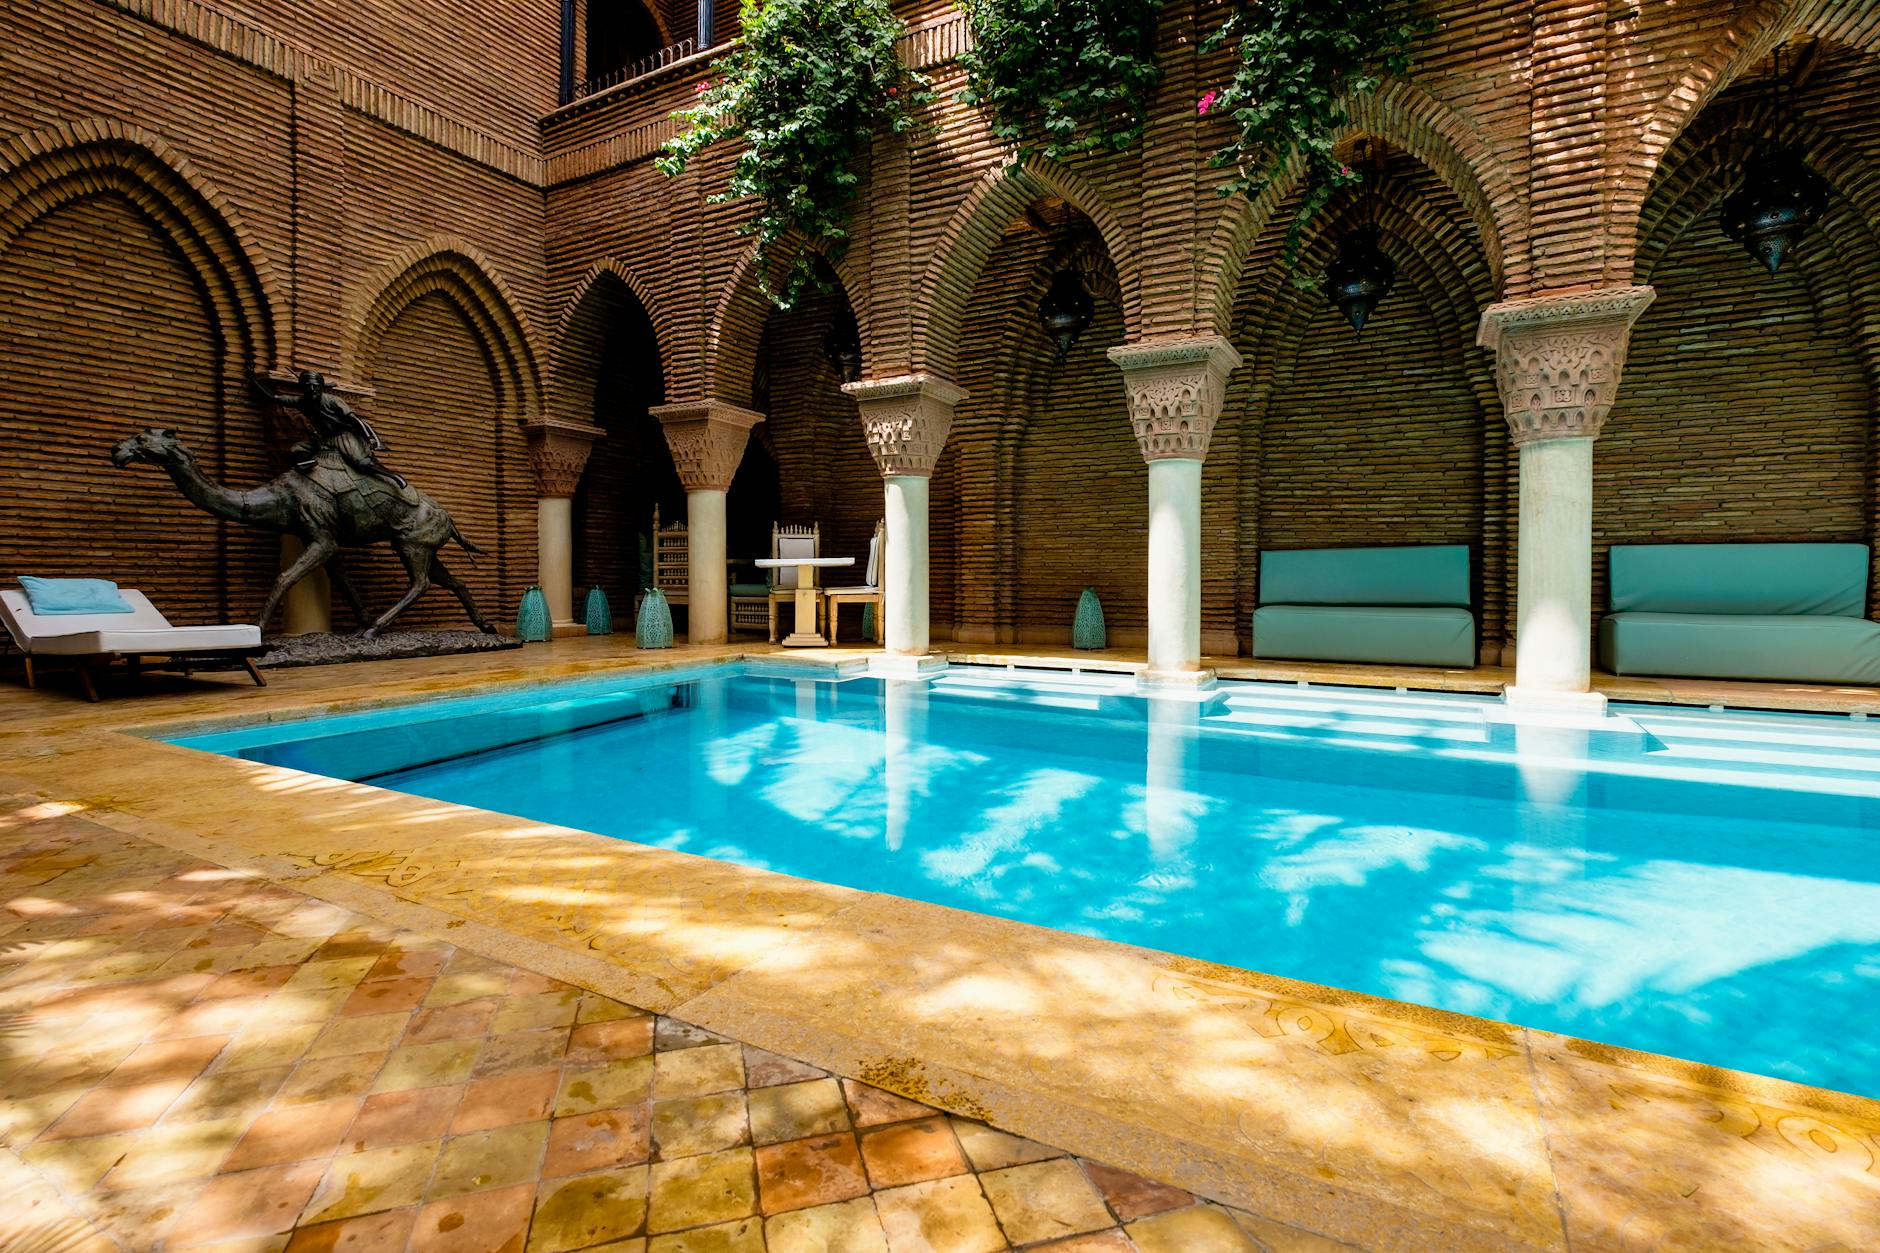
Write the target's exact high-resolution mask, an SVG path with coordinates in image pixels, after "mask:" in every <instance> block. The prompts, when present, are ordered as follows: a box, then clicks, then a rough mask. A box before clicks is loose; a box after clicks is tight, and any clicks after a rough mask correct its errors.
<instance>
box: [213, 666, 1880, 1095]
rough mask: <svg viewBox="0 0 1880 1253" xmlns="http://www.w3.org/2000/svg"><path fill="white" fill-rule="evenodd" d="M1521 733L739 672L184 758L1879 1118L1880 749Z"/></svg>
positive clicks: (1780, 734)
mask: <svg viewBox="0 0 1880 1253" xmlns="http://www.w3.org/2000/svg"><path fill="white" fill-rule="evenodd" d="M1498 708H1499V707H1498V706H1496V705H1494V704H1492V703H1490V702H1487V701H1484V700H1481V699H1478V698H1472V697H1451V696H1404V695H1391V694H1380V693H1365V692H1358V691H1352V690H1337V691H1328V690H1325V689H1311V690H1310V691H1305V690H1300V689H1292V688H1275V687H1273V686H1270V685H1259V684H1225V685H1223V686H1222V688H1221V690H1220V691H1219V692H1217V693H1216V694H1214V695H1213V696H1212V697H1211V698H1208V699H1203V700H1200V701H1196V700H1178V699H1157V700H1145V699H1143V698H1141V697H1138V696H1136V695H1134V694H1133V693H1131V692H1130V691H1129V689H1128V687H1127V685H1126V683H1124V682H1121V681H1116V680H1111V679H1106V678H1101V677H1088V676H1086V677H1070V676H1056V677H1053V676H1048V675H1037V674H1033V675H1018V676H1014V675H1010V674H1004V673H1001V672H996V671H992V672H975V671H973V670H971V669H959V668H956V669H954V670H952V671H950V672H947V673H946V674H944V675H942V676H941V677H939V678H937V679H934V680H931V681H921V682H913V681H884V680H878V679H873V678H852V679H847V680H844V681H840V682H834V681H827V680H812V679H792V678H780V677H774V676H770V677H767V676H765V675H762V674H756V673H748V672H745V671H742V670H739V669H738V668H736V667H721V668H717V669H701V670H698V671H694V672H690V673H689V674H681V675H678V676H674V675H670V674H668V675H664V676H642V677H638V678H625V679H622V678H614V679H611V680H607V681H603V682H594V681H587V682H583V683H579V684H571V685H565V686H560V687H553V688H537V689H533V690H530V691H526V692H511V693H505V694H503V695H500V696H493V697H476V698H460V699H455V700H448V701H435V702H430V703H427V704H423V705H416V706H406V707H403V708H397V709H389V710H380V711H377V712H374V713H369V714H360V715H348V716H343V717H335V718H326V719H319V720H315V721H311V722H304V723H298V724H281V725H274V726H264V727H256V728H245V729H241V730H236V731H230V732H221V733H215V734H208V735H198V736H192V737H188V738H185V739H182V740H180V741H179V742H181V743H186V744H191V745H193V746H195V747H199V748H206V749H211V750H214V751H220V752H226V753H232V754H235V755H238V756H242V757H247V758H251V759H255V760H260V761H268V762H273V763H276V764H280V765H288V766H294V767H297V768H299V769H304V770H310V771H314V772H316V773H321V774H328V775H333V776H336V777H341V778H348V779H358V780H364V781H369V782H372V783H375V784H378V785H379V786H383V787H388V788H394V789H397V790H399V791H404V792H410V793H414V794H417V795H421V796H426V797H432V798H436V799H440V800H447V801H455V802H459V803H462V804H466V805H474V806H478V807H480V808H484V809H492V810H498V811H502V812H507V813H512V814H517V815H520V816H523V817H527V818H532V819H538V820H542V821H548V822H554V823H559V824H562V825H566V826H570V827H578V828H584V829H586V830H590V831H597V832H601V833H603V834H607V835H613V836H619V837H621V838H625V839H630V840H638V841H642V842H645V843H649V844H656V845H661V846H663V847H667V848H673V849H680V850H683V851H685V852H689V853H696V854H699V855H702V856H706V857H715V858H722V859H726V860H731V861H737V862H741V863H744V864H746V865H752V866H760V867H766V868H769V869H772V870H777V871H782V872H785V873H788V874H793V875H800V876H804V877H807V878H813V879H820V880H824V881H827V882H831V883H840V884H846V885H849V886H853V887H858V888H866V889H870V890H873V891H878V892H889V893H895V894H898V895H902V896H908V897H914V898H918V899H921V900H926V901H932V902H936V903H939V904H943V905H952V906H957V907H959V908H963V909H971V910H978V911H981V912H984V913H992V914H1000V915H1003V916H1006V917H1010V918H1017V919H1022V920H1024V921H1027V922H1032V923H1038V924H1041V925H1044V926H1050V927H1058V928H1062V929H1065V930H1071V931H1080V932H1085V933H1088V934H1092V935H1099V936H1103V937H1106V938H1108V939H1112V940H1118V941H1122V942H1126V943H1131V944H1141V945H1147V946H1151V947H1155V948H1161V949H1167V950H1172V951H1175V952H1179V953H1184V954H1188V955H1190V956H1194V957H1200V958H1205V959H1209V960H1212V961H1218V962H1225V963H1229V964H1232V965H1237V966H1243V967H1249V968H1252V969H1256V970H1262V971H1267V972H1270V973H1274V974H1280V975H1285V976H1288V977H1292V978H1296V979H1303V980H1308V981H1312V982H1317V983H1324V984H1332V985H1335V986H1339V987H1346V988H1355V989H1358V990H1361V991H1365V992H1372V993H1376V994H1379V995H1383V996H1390V997H1395V998H1398V999H1401V1000H1408V1001H1415V1002H1419V1003H1422V1004H1426V1005H1433V1006H1438V1007H1441V1008H1444V1009H1450V1010H1457V1011H1461V1012H1464V1013H1471V1014H1479V1015H1484V1016H1487V1017H1491V1018H1497V1019H1502V1020H1506V1021H1511V1022H1516V1023H1520V1024H1522V1025H1525V1026H1532V1027H1540V1028H1544V1029H1548V1030H1553V1031H1560V1032H1565V1033H1568V1034H1572V1035H1577V1036H1583V1037H1586V1038H1590V1039H1594V1040H1600V1041H1605V1042H1609V1043H1613V1044H1620V1045H1625V1046H1628V1047H1632V1048H1638V1049H1645V1050H1650V1051H1653V1052H1660V1053H1669V1054H1673V1055H1677V1056H1682V1057H1689V1058H1693V1059H1696V1060H1700V1061H1704V1062H1709V1063H1714V1064H1717V1065H1723V1066H1729V1067H1733V1068H1737V1069H1744V1070H1751V1071H1758V1072H1762V1073H1766V1074H1772V1075H1778V1076H1781V1077H1785V1078H1791V1079H1796V1080H1800V1081H1802V1082H1807V1083H1813V1084H1819V1085H1822V1086H1827V1087H1834V1088H1840V1089H1844V1090H1847V1091H1852V1092H1858V1093H1861V1094H1864V1095H1872V1096H1880V1030H1877V1029H1876V1028H1880V1009H1876V1006H1880V836H1877V835H1876V832H1877V831H1880V733H1876V732H1874V731H1869V730H1867V729H1866V728H1865V727H1864V725H1863V724H1860V723H1854V722H1850V721H1849V720H1847V719H1834V718H1827V717H1818V716H1807V715H1773V714H1771V715H1749V714H1732V715H1722V714H1706V713H1701V712H1696V711H1689V710H1651V711H1648V710H1644V709H1632V710H1628V711H1626V712H1627V713H1629V714H1630V715H1631V718H1632V722H1631V724H1630V728H1629V729H1628V730H1626V731H1623V732H1619V733H1603V732H1602V733H1598V734H1592V735H1589V734H1587V733H1585V732H1579V731H1566V730H1557V729H1548V728H1536V727H1526V726H1523V727H1520V728H1516V727H1513V726H1510V725H1508V724H1506V723H1505V722H1502V721H1498V720H1497V711H1498ZM1622 725H1623V724H1622Z"/></svg>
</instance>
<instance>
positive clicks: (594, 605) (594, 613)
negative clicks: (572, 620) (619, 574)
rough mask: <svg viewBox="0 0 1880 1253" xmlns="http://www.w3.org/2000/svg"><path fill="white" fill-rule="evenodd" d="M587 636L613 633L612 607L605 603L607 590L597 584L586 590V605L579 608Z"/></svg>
mask: <svg viewBox="0 0 1880 1253" xmlns="http://www.w3.org/2000/svg"><path fill="white" fill-rule="evenodd" d="M581 616H582V617H583V618H584V619H586V620H587V629H588V634H589V635H612V634H613V633H614V607H613V606H612V605H610V604H608V603H607V589H606V588H604V587H601V586H600V585H599V584H598V583H597V584H595V585H594V586H593V587H590V588H589V589H588V594H587V603H586V604H585V605H583V606H582V608H581Z"/></svg>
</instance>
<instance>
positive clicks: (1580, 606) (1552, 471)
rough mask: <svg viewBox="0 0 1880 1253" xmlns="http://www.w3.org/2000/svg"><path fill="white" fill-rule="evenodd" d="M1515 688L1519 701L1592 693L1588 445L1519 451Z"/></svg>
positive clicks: (1554, 442) (1587, 441)
mask: <svg viewBox="0 0 1880 1253" xmlns="http://www.w3.org/2000/svg"><path fill="white" fill-rule="evenodd" d="M1520 458H1521V530H1520V539H1519V552H1518V556H1517V565H1518V569H1517V571H1516V576H1515V577H1516V579H1517V580H1518V582H1517V583H1516V589H1515V598H1516V607H1515V645H1514V651H1515V683H1516V686H1517V687H1519V688H1520V690H1521V692H1522V693H1523V694H1525V695H1530V696H1538V695H1540V694H1541V693H1553V692H1576V693H1577V692H1587V691H1589V690H1590V688H1591V686H1592V665H1593V660H1592V635H1591V623H1592V614H1593V441H1592V439H1591V438H1590V437H1588V438H1580V439H1550V440H1543V441H1540V442H1538V443H1528V444H1523V445H1522V446H1521V448H1520Z"/></svg>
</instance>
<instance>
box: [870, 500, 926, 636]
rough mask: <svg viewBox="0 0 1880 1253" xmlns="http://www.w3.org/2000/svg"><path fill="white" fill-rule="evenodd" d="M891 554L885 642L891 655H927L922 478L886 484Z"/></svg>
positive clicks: (885, 585) (885, 581) (886, 542)
mask: <svg viewBox="0 0 1880 1253" xmlns="http://www.w3.org/2000/svg"><path fill="white" fill-rule="evenodd" d="M882 482H883V484H884V485H885V487H884V491H883V496H884V503H885V505H886V513H885V515H884V516H885V518H886V521H887V526H886V528H885V531H884V534H883V536H882V545H883V547H885V548H886V549H887V552H886V553H885V554H884V555H885V557H886V560H885V561H884V562H883V563H882V564H883V566H884V569H883V570H882V575H881V596H882V612H883V613H884V614H885V615H886V620H885V621H884V622H883V624H882V626H883V630H882V640H883V641H884V647H886V648H887V650H888V651H889V652H891V653H896V654H899V655H901V656H904V657H924V656H926V654H927V646H928V638H927V637H928V629H929V624H928V621H927V498H928V485H929V484H928V480H927V478H926V476H924V475H919V474H891V475H889V476H888V477H887V478H886V479H884V480H882Z"/></svg>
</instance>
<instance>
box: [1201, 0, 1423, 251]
mask: <svg viewBox="0 0 1880 1253" xmlns="http://www.w3.org/2000/svg"><path fill="white" fill-rule="evenodd" d="M1433 25H1434V24H1433V23H1432V22H1431V21H1430V20H1429V19H1428V18H1426V17H1423V16H1421V15H1420V14H1419V13H1418V12H1417V5H1416V3H1415V0H1338V2H1337V3H1326V0H1243V3H1242V5H1241V7H1240V9H1239V11H1238V12H1236V13H1234V14H1233V15H1232V16H1230V17H1229V18H1228V19H1227V21H1226V22H1225V23H1224V24H1223V25H1222V26H1221V28H1220V29H1219V30H1217V31H1215V32H1214V33H1213V34H1212V35H1210V36H1208V38H1207V40H1206V41H1205V42H1204V43H1203V44H1202V46H1201V50H1202V52H1203V53H1204V54H1206V53H1210V52H1214V51H1217V50H1219V49H1221V48H1224V47H1229V46H1231V47H1232V48H1233V49H1234V51H1235V53H1236V56H1235V64H1234V69H1233V73H1232V74H1231V75H1230V76H1229V78H1228V80H1227V82H1226V84H1225V85H1224V86H1221V87H1218V88H1211V89H1209V90H1208V91H1207V92H1205V93H1203V94H1202V96H1201V98H1200V99H1199V100H1197V101H1196V102H1195V108H1196V109H1197V111H1199V112H1200V113H1201V114H1202V115H1203V116H1213V115H1226V116H1227V117H1228V118H1229V119H1231V120H1232V122H1233V124H1234V128H1235V133H1234V136H1233V138H1232V139H1230V140H1229V141H1228V142H1227V143H1226V144H1225V145H1223V146H1222V147H1221V148H1220V150H1219V151H1217V152H1216V153H1215V154H1214V156H1213V157H1212V159H1211V160H1212V163H1213V164H1214V165H1215V166H1216V167H1217V168H1224V169H1229V170H1232V171H1233V174H1232V176H1231V177H1230V178H1229V179H1228V180H1227V181H1226V182H1225V183H1223V184H1222V185H1221V187H1220V193H1221V194H1222V195H1223V196H1232V195H1236V194H1243V195H1246V196H1248V197H1249V198H1252V197H1255V196H1258V195H1259V194H1260V193H1261V192H1262V191H1264V190H1265V189H1266V187H1267V185H1268V184H1269V183H1271V182H1272V181H1273V180H1274V179H1275V178H1277V177H1279V176H1280V175H1281V174H1282V173H1283V172H1284V171H1285V170H1286V168H1287V167H1288V166H1289V165H1290V164H1291V163H1292V162H1293V160H1294V158H1299V159H1301V160H1302V161H1303V162H1304V166H1305V197H1304V199H1303V200H1302V201H1301V202H1300V205H1299V211H1298V213H1297V214H1296V215H1294V217H1293V221H1292V226H1291V228H1290V229H1289V230H1288V232H1287V236H1286V247H1287V255H1288V256H1289V257H1295V256H1297V254H1298V247H1299V239H1300V233H1301V231H1302V230H1303V229H1304V227H1305V225H1306V223H1307V222H1309V221H1311V220H1312V217H1313V216H1314V215H1315V214H1317V213H1318V211H1319V210H1320V209H1322V208H1324V207H1325V204H1326V202H1327V201H1329V200H1330V199H1331V198H1332V196H1333V194H1334V193H1336V192H1337V191H1338V190H1339V189H1340V188H1341V187H1348V186H1351V185H1352V184H1354V183H1357V182H1360V181H1362V179H1363V177H1364V175H1363V172H1362V171H1361V170H1359V169H1356V168H1354V167H1353V166H1351V165H1348V164H1346V163H1345V162H1343V161H1340V160H1339V159H1338V156H1337V155H1336V153H1335V151H1334V147H1335V145H1336V144H1337V141H1338V136H1339V134H1340V132H1342V131H1343V129H1344V128H1345V126H1346V125H1347V124H1348V123H1349V122H1350V120H1351V119H1350V116H1349V115H1348V113H1347V112H1346V109H1345V101H1346V100H1348V99H1349V98H1350V97H1352V96H1357V95H1367V94H1369V93H1371V92H1373V91H1376V90H1377V86H1378V83H1379V82H1380V81H1381V80H1382V79H1383V77H1384V75H1386V74H1403V73H1405V72H1407V71H1408V70H1409V68H1410V45H1411V43H1412V41H1414V40H1415V38H1416V37H1417V36H1418V35H1420V34H1422V33H1424V32H1426V31H1428V30H1430V29H1432V27H1433Z"/></svg>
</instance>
